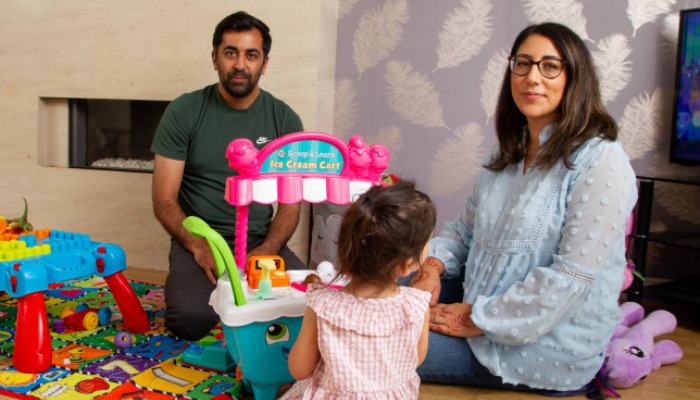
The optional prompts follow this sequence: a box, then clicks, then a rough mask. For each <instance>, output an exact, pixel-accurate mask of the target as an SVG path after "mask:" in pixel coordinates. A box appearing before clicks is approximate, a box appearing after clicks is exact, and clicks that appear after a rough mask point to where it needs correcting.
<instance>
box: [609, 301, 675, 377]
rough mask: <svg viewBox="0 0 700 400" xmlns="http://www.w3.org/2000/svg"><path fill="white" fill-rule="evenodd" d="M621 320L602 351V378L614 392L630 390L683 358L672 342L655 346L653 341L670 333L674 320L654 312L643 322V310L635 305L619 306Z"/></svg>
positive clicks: (663, 341) (664, 314) (671, 316)
mask: <svg viewBox="0 0 700 400" xmlns="http://www.w3.org/2000/svg"><path fill="white" fill-rule="evenodd" d="M620 309H621V311H622V320H621V321H620V324H619V325H618V326H617V327H616V328H615V330H614V331H613V336H612V339H611V340H610V343H609V344H608V347H607V349H606V351H605V353H606V359H605V365H604V369H603V375H604V376H605V377H606V378H607V381H608V383H609V384H610V385H612V386H613V387H614V388H618V389H622V388H629V387H632V386H634V385H636V384H637V383H639V382H640V381H641V380H642V379H644V378H645V377H646V376H647V375H649V374H650V373H651V372H652V371H654V370H656V369H658V368H659V367H660V366H662V365H667V364H673V363H676V362H678V361H679V360H680V359H681V358H683V351H682V350H681V348H680V347H679V346H678V344H676V343H675V342H673V341H671V340H660V341H658V342H656V343H654V337H656V336H659V335H664V334H668V333H671V332H673V331H674V330H675V329H676V317H675V316H674V315H673V314H671V313H670V312H668V311H666V310H657V311H654V312H652V313H651V314H649V315H648V316H647V317H646V318H644V308H642V306H641V305H639V304H638V303H634V302H626V303H623V304H622V305H620Z"/></svg>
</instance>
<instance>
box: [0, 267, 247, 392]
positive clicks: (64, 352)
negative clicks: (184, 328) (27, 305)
mask: <svg viewBox="0 0 700 400" xmlns="http://www.w3.org/2000/svg"><path fill="white" fill-rule="evenodd" d="M128 283H129V284H130V285H131V287H132V288H133V290H134V292H135V293H136V295H137V296H138V299H139V301H140V302H141V304H142V305H143V308H144V309H145V310H146V313H147V315H148V318H149V321H150V330H149V331H147V332H145V333H143V334H136V333H130V332H128V331H127V330H126V328H125V326H124V324H123V321H122V315H121V313H120V311H119V308H118V307H117V303H116V301H115V299H114V297H113V296H112V293H111V292H110V291H109V288H108V286H107V284H106V282H105V281H104V280H103V279H102V278H100V277H97V276H93V277H90V278H87V279H76V280H71V281H66V282H63V283H61V284H59V285H55V287H53V288H52V289H51V290H48V291H46V292H45V293H44V294H43V296H44V303H45V305H46V312H47V317H46V318H47V322H48V327H49V328H48V329H50V334H51V342H52V343H51V345H52V346H51V347H52V350H51V365H50V367H49V368H48V369H47V370H46V371H41V372H35V373H27V372H21V371H18V370H17V369H16V368H15V367H14V365H13V354H14V352H15V343H16V341H17V338H16V337H15V334H16V324H17V318H18V317H17V316H18V301H17V299H15V298H13V297H10V296H9V295H7V293H5V292H0V397H2V396H5V397H9V398H18V399H35V398H38V399H52V400H63V399H65V400H79V399H103V400H104V399H176V398H177V399H183V398H184V399H214V398H215V399H217V400H218V399H232V398H242V395H241V391H242V386H243V385H242V384H241V383H240V380H239V379H237V377H236V369H235V366H234V365H233V362H232V360H231V358H230V355H228V353H227V352H226V347H225V343H224V335H223V333H222V331H221V326H218V325H217V327H215V329H213V330H212V331H211V332H210V333H209V336H207V337H205V338H204V339H202V340H200V341H199V342H187V341H184V340H180V339H178V338H176V337H174V336H172V335H171V334H170V333H169V332H168V331H167V330H166V328H165V326H164V324H163V312H164V309H165V299H164V296H163V287H162V286H160V285H155V284H150V283H144V282H137V281H128ZM24 342H26V341H22V340H20V343H24ZM29 343H32V342H31V341H29ZM37 353H39V350H37ZM239 378H240V377H239Z"/></svg>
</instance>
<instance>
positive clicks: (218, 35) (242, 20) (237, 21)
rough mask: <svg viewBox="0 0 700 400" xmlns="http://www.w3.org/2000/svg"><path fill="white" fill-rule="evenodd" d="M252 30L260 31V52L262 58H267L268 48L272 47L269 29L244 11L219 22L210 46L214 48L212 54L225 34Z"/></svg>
mask: <svg viewBox="0 0 700 400" xmlns="http://www.w3.org/2000/svg"><path fill="white" fill-rule="evenodd" d="M253 29H257V30H258V31H260V34H261V35H262V39H263V43H262V50H263V56H265V57H267V55H268V54H270V48H271V47H272V36H270V28H268V27H267V25H265V23H264V22H262V21H261V20H259V19H257V18H255V17H254V16H252V15H250V14H248V13H247V12H245V11H238V12H236V13H233V14H231V15H229V16H228V17H226V18H224V19H222V20H221V22H219V24H218V25H217V26H216V29H214V37H213V39H212V45H213V46H214V52H216V51H217V50H218V49H219V46H220V45H221V41H222V40H223V36H224V33H225V32H228V31H234V32H247V31H250V30H253Z"/></svg>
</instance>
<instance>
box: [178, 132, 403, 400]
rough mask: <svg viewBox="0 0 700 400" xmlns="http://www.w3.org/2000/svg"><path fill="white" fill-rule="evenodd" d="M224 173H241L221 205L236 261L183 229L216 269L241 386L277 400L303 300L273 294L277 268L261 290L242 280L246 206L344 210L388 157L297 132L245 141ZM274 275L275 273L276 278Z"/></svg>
mask: <svg viewBox="0 0 700 400" xmlns="http://www.w3.org/2000/svg"><path fill="white" fill-rule="evenodd" d="M226 157H227V159H228V160H229V166H230V167H231V168H232V169H234V170H235V171H237V172H238V175H235V176H231V177H229V178H228V179H227V181H226V193H225V198H226V200H227V201H228V202H229V203H230V204H231V205H233V206H235V207H236V238H235V243H234V253H235V257H234V254H232V252H231V250H230V248H229V246H228V245H227V244H226V242H225V241H224V239H223V238H222V237H221V236H220V235H219V234H218V233H217V232H215V231H213V230H212V229H211V228H210V227H209V226H208V225H207V224H206V223H205V222H204V221H202V220H201V219H199V218H196V217H189V218H187V219H186V220H185V222H184V226H185V228H187V229H188V231H190V233H192V234H193V235H195V236H198V237H204V238H205V239H206V240H207V242H208V243H209V245H210V247H211V249H212V253H213V255H214V259H215V261H216V262H217V267H218V270H219V271H218V272H219V280H218V282H217V286H216V289H215V290H214V291H213V293H212V295H211V299H210V304H211V305H212V306H213V307H214V310H215V311H216V312H217V313H218V314H219V316H220V317H221V321H222V325H223V329H224V335H225V337H226V345H227V348H228V351H229V352H230V353H231V356H232V357H233V359H234V361H235V362H236V364H237V366H238V367H239V368H240V371H241V375H242V378H243V382H244V384H245V386H246V388H247V389H248V390H249V391H252V392H253V394H254V396H255V398H256V399H258V400H267V399H274V398H275V397H276V395H277V392H278V390H279V387H280V386H281V385H282V384H285V383H292V382H294V379H293V378H292V376H291V375H290V373H289V368H288V365H287V357H288V355H289V351H290V350H291V347H292V344H293V343H294V341H295V340H296V337H297V335H298V333H299V329H300V328H301V320H302V316H303V314H304V309H305V307H306V298H305V296H306V294H305V293H304V292H303V291H301V290H297V289H294V288H292V287H289V286H284V287H279V286H277V285H276V287H274V288H273V287H272V283H271V279H270V274H274V273H275V270H276V266H275V263H274V262H270V263H267V264H266V263H263V265H262V267H261V269H262V271H261V274H262V277H261V279H259V280H257V282H258V288H257V290H254V289H252V288H249V287H248V282H247V281H245V280H242V279H241V275H243V274H244V273H245V270H244V269H241V270H240V271H239V268H243V266H245V265H246V250H247V249H246V241H247V230H248V205H249V204H250V203H252V202H256V203H261V204H272V203H275V202H279V203H286V204H291V203H298V202H302V201H304V202H309V203H320V202H326V201H327V202H332V203H335V204H349V203H351V202H352V201H353V200H354V199H355V198H356V197H357V196H359V195H360V194H362V193H364V192H365V191H367V190H368V189H369V188H370V187H372V186H373V185H384V184H385V183H384V182H383V181H382V174H383V173H384V171H385V169H386V167H387V166H388V163H389V151H388V149H387V148H386V146H383V145H380V144H373V145H371V146H370V145H367V144H365V141H364V138H362V137H361V136H358V135H355V136H352V137H351V138H350V140H349V141H348V144H347V145H346V144H345V143H344V142H343V141H342V140H340V139H339V138H337V137H335V136H333V135H330V134H327V133H320V132H298V133H292V134H289V135H286V136H283V137H281V138H278V139H276V140H274V141H272V142H270V143H268V144H267V145H266V146H265V147H263V148H262V149H261V150H258V149H257V148H256V147H255V146H254V145H253V143H252V142H251V141H250V140H248V139H236V140H234V141H233V142H231V143H230V144H229V146H228V148H227V150H226ZM278 272H279V271H278Z"/></svg>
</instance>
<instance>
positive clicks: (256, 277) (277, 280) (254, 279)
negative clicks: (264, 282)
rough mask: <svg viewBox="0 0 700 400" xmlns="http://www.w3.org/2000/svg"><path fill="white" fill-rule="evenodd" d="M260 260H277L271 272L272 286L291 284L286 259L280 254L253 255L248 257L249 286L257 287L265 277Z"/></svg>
mask: <svg viewBox="0 0 700 400" xmlns="http://www.w3.org/2000/svg"><path fill="white" fill-rule="evenodd" d="M260 260H272V261H274V262H275V270H274V271H271V272H270V281H271V282H272V287H285V286H289V275H287V273H286V272H285V269H284V260H283V259H282V257H280V256H253V257H250V259H248V287H249V288H251V289H257V288H258V285H259V284H260V280H261V279H262V277H263V270H262V267H261V266H260V265H259V262H260Z"/></svg>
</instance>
